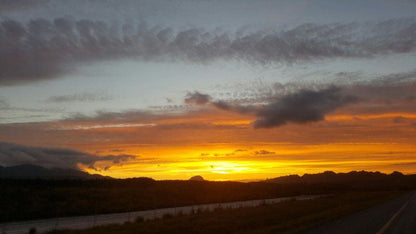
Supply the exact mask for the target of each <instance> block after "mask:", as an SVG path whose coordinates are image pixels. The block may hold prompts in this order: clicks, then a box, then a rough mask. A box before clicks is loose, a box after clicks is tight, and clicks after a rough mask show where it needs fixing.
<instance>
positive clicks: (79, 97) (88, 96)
mask: <svg viewBox="0 0 416 234" xmlns="http://www.w3.org/2000/svg"><path fill="white" fill-rule="evenodd" d="M112 99H113V97H112V96H110V95H108V94H99V93H80V94H72V95H60V96H51V97H49V98H48V99H47V100H46V101H48V102H56V103H63V102H96V101H108V100H112Z"/></svg>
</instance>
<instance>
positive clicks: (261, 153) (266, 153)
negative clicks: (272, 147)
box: [254, 150, 276, 155]
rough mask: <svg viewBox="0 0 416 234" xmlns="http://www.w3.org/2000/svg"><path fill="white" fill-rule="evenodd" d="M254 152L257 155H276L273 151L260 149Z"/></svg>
mask: <svg viewBox="0 0 416 234" xmlns="http://www.w3.org/2000/svg"><path fill="white" fill-rule="evenodd" d="M254 154H256V155H274V154H276V153H275V152H273V151H267V150H258V151H255V152H254Z"/></svg>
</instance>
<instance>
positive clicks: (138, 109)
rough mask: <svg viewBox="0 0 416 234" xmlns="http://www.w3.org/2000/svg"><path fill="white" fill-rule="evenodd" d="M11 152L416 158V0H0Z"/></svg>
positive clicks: (195, 167)
mask: <svg viewBox="0 0 416 234" xmlns="http://www.w3.org/2000/svg"><path fill="white" fill-rule="evenodd" d="M0 56H1V59H0V165H2V166H13V165H19V164H35V165H40V166H44V167H49V168H51V167H64V168H74V169H80V170H84V171H87V172H90V173H99V174H102V175H108V176H112V177H117V178H126V177H142V176H145V177H152V178H154V179H188V178H190V177H191V176H195V175H201V176H203V177H204V178H205V179H209V180H257V179H265V178H273V177H277V176H281V175H288V174H304V173H317V172H322V171H326V170H332V171H336V172H348V171H351V170H369V171H382V172H386V173H391V172H392V171H395V170H397V171H401V172H403V173H416V1H411V0H365V1H363V0H359V1H358V0H357V1H355V0H353V1H333V0H304V1H296V0H295V1H293V0H287V1H275V0H270V1H269V0H259V1H251V0H240V1H233V0H189V1H185V0H177V1H165V0H163V1H162V0H160V1H158V0H149V1H136V0H105V1H99V0H65V1H64V0H62V1H52V0H39V1H29V0H14V1H0Z"/></svg>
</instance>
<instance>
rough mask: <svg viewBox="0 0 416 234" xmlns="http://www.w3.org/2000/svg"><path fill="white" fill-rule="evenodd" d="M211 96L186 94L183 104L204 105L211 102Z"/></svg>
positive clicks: (196, 93)
mask: <svg viewBox="0 0 416 234" xmlns="http://www.w3.org/2000/svg"><path fill="white" fill-rule="evenodd" d="M211 99H212V98H211V96H210V95H207V94H202V93H200V92H197V91H195V92H193V93H190V92H188V94H186V97H185V103H186V104H196V105H205V104H207V103H208V102H209V101H211Z"/></svg>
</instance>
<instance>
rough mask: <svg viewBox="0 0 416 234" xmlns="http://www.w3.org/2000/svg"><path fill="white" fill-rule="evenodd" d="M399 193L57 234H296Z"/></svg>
mask: <svg viewBox="0 0 416 234" xmlns="http://www.w3.org/2000/svg"><path fill="white" fill-rule="evenodd" d="M400 194H402V193H400V192H350V193H344V194H336V195H333V196H329V197H324V198H319V199H315V200H309V201H287V202H282V203H278V204H274V205H263V206H259V207H249V208H238V209H216V210H214V211H211V212H209V211H203V212H197V213H195V214H192V215H178V216H165V217H163V218H161V219H157V220H151V221H144V222H143V220H140V222H137V223H125V224H123V225H107V226H100V227H94V228H91V229H87V230H60V231H54V232H51V233H59V234H75V233H77V234H87V233H88V234H106V233H121V234H132V233H216V234H220V233H288V232H299V231H302V230H305V229H307V228H310V227H312V226H315V225H319V224H321V223H325V222H328V221H331V220H334V219H337V218H339V217H342V216H345V215H347V214H351V213H353V212H356V211H359V210H362V209H365V208H368V207H371V206H374V205H377V204H380V203H382V202H385V201H387V200H390V199H393V198H395V197H397V196H399V195H400Z"/></svg>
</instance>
